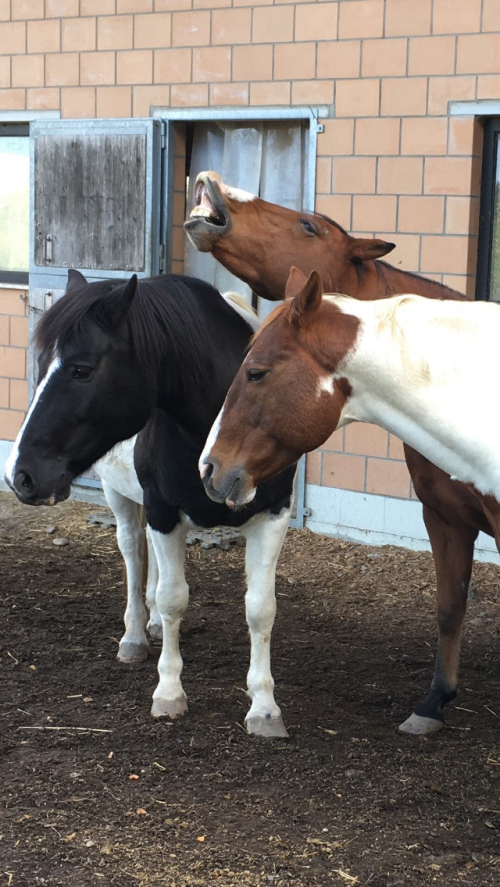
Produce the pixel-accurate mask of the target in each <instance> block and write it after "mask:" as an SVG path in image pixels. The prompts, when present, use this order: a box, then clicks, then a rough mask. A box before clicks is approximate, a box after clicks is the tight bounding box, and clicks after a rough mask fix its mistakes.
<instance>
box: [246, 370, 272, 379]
mask: <svg viewBox="0 0 500 887" xmlns="http://www.w3.org/2000/svg"><path fill="white" fill-rule="evenodd" d="M268 372H269V370H255V369H252V370H247V382H262V379H264V377H265V376H267V374H268Z"/></svg>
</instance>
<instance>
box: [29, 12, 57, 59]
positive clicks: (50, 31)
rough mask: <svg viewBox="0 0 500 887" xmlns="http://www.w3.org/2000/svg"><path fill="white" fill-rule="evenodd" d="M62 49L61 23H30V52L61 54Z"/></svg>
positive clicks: (49, 21) (52, 20) (49, 20)
mask: <svg viewBox="0 0 500 887" xmlns="http://www.w3.org/2000/svg"><path fill="white" fill-rule="evenodd" d="M60 48H61V23H60V21H58V20H57V19H47V21H43V22H28V52H59V50H60Z"/></svg>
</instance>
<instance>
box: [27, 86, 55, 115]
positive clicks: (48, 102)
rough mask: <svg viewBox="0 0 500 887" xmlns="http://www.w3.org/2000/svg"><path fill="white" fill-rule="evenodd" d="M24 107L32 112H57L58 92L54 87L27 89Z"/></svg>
mask: <svg viewBox="0 0 500 887" xmlns="http://www.w3.org/2000/svg"><path fill="white" fill-rule="evenodd" d="M26 107H27V108H30V109H33V110H34V111H57V110H58V109H59V90H58V89H57V88H56V87H52V88H50V89H47V88H44V89H36V88H35V89H28V90H27V92H26Z"/></svg>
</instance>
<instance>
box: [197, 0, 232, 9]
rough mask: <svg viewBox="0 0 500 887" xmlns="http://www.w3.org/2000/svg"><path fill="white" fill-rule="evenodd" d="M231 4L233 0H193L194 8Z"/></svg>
mask: <svg viewBox="0 0 500 887" xmlns="http://www.w3.org/2000/svg"><path fill="white" fill-rule="evenodd" d="M223 6H231V0H193V9H213V10H215V9H216V8H217V7H223Z"/></svg>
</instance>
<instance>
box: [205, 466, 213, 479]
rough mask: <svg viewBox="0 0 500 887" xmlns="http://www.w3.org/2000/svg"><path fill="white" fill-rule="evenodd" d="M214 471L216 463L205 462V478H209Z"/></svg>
mask: <svg viewBox="0 0 500 887" xmlns="http://www.w3.org/2000/svg"><path fill="white" fill-rule="evenodd" d="M213 473H214V464H213V462H205V463H204V465H203V479H204V480H209V479H210V478H211V477H212V475H213Z"/></svg>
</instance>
